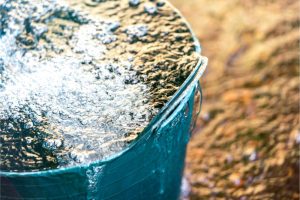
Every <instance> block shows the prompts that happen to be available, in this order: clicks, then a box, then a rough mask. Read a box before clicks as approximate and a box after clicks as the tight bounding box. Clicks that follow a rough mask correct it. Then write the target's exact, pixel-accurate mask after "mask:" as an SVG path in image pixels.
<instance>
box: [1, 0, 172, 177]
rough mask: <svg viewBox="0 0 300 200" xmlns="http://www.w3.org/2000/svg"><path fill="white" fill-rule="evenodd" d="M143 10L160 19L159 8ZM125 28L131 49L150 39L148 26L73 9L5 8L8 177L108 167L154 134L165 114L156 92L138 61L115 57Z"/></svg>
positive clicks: (48, 2) (58, 4)
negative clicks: (97, 164)
mask: <svg viewBox="0 0 300 200" xmlns="http://www.w3.org/2000/svg"><path fill="white" fill-rule="evenodd" d="M70 2H71V3H70ZM140 3H141V2H140V1H129V3H128V5H129V6H133V7H135V6H138V5H139V4H140ZM144 10H145V12H146V14H148V15H154V14H156V13H157V12H158V10H157V8H156V6H155V5H154V4H153V3H147V4H145V5H144ZM121 28H123V29H124V30H123V33H125V36H126V43H129V44H130V43H134V42H136V41H137V40H143V39H144V38H145V37H146V36H147V35H148V34H149V30H148V25H147V24H144V23H134V24H128V25H126V26H124V27H121V23H120V21H118V19H115V18H111V19H108V18H107V17H106V18H104V17H101V15H99V16H97V18H95V17H93V16H91V15H89V14H88V12H85V10H80V9H77V7H76V8H72V1H61V0H57V1H56V0H30V1H27V0H5V1H4V3H0V136H1V170H13V171H24V170H25V171H27V170H43V169H49V168H57V167H61V166H70V165H75V164H76V163H89V162H91V161H95V160H99V159H103V158H106V157H109V156H111V155H112V154H114V153H116V152H118V151H121V150H122V149H124V148H125V147H126V145H127V144H128V142H129V141H131V140H132V139H133V138H135V137H136V134H137V133H139V132H141V131H142V130H143V129H144V128H145V127H146V126H147V124H148V123H149V122H150V120H151V119H152V118H153V116H154V115H155V114H157V112H158V111H159V110H158V108H157V106H154V104H151V103H148V102H151V99H152V98H153V96H152V95H151V94H152V93H151V91H152V90H153V85H149V83H147V81H143V80H146V79H147V75H145V74H142V73H141V72H139V71H138V70H136V68H135V63H134V58H133V57H130V56H123V57H122V56H118V55H116V56H111V55H112V53H111V52H112V50H111V49H112V48H111V46H110V45H118V44H119V43H120V36H119V35H120V34H116V33H115V32H116V31H118V30H119V29H121ZM125 36H123V35H122V37H125ZM114 54H116V53H115V52H114ZM116 57H117V59H116ZM175 89H176V88H175Z"/></svg>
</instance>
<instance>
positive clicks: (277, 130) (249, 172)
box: [170, 0, 300, 200]
mask: <svg viewBox="0 0 300 200" xmlns="http://www.w3.org/2000/svg"><path fill="white" fill-rule="evenodd" d="M170 1H171V2H172V3H173V4H174V5H175V7H177V8H178V9H179V10H180V11H181V12H182V14H183V15H184V16H185V17H186V18H187V20H188V21H189V23H190V24H191V26H192V28H193V30H194V31H195V33H196V35H197V37H198V38H199V40H200V42H201V44H202V48H203V51H202V52H203V53H202V54H203V55H205V56H207V57H208V58H209V66H208V68H207V71H206V73H205V76H204V77H203V79H202V81H201V82H202V87H203V91H204V102H203V108H202V112H201V116H200V117H199V120H198V123H197V128H196V130H195V133H194V136H193V138H192V141H191V142H190V145H189V148H188V154H187V159H186V171H185V177H186V182H185V184H184V185H183V195H184V197H185V199H239V200H248V199H249V200H250V199H257V200H258V199H259V200H260V199H299V144H300V127H299V100H300V99H299V85H300V81H299V38H300V34H299V33H300V32H299V19H300V16H299V13H300V1H298V0H184V1H183V0H170Z"/></svg>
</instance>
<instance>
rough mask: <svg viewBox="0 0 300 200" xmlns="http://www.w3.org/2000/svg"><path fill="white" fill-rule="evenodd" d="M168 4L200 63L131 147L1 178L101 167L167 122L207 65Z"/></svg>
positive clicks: (199, 48)
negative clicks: (93, 159)
mask: <svg viewBox="0 0 300 200" xmlns="http://www.w3.org/2000/svg"><path fill="white" fill-rule="evenodd" d="M165 2H166V4H168V6H170V7H171V8H172V9H173V10H174V11H175V12H176V13H177V14H178V15H179V16H180V17H181V19H182V20H183V21H184V23H185V25H186V26H187V27H188V29H189V32H190V34H191V36H192V38H193V41H194V45H195V53H197V54H198V56H199V58H198V62H197V64H196V65H195V68H194V70H193V71H192V72H191V73H190V75H189V76H188V77H187V79H186V80H185V81H184V82H183V84H182V85H181V86H180V87H179V89H178V90H177V91H176V92H175V94H174V95H173V96H172V97H171V99H170V100H169V101H168V102H167V103H165V105H164V106H163V107H162V108H161V109H160V111H159V112H158V114H156V116H155V117H154V118H153V119H152V120H151V121H150V123H149V124H148V126H146V128H145V129H144V130H143V131H142V132H141V133H140V134H139V135H138V137H137V138H136V139H135V140H134V141H132V142H131V143H130V144H129V145H127V147H126V148H124V149H123V150H122V151H120V152H117V153H115V154H113V155H111V156H109V157H107V158H104V159H101V160H96V161H93V162H90V163H86V164H79V165H74V166H69V167H68V166H66V167H61V168H57V169H50V170H41V171H24V172H14V171H1V170H0V176H1V177H23V176H40V175H49V174H52V175H54V174H64V173H65V172H68V173H70V172H76V171H82V170H86V169H88V168H91V167H93V166H101V165H105V164H106V163H109V162H112V161H113V160H115V159H117V158H118V157H119V156H121V155H122V154H124V153H126V152H127V151H130V150H131V149H133V148H134V146H136V144H137V143H138V142H139V141H140V140H141V139H143V138H145V137H147V136H148V135H149V134H151V132H152V131H153V130H155V129H157V128H158V127H159V126H160V125H161V124H162V122H163V121H164V120H166V117H168V114H170V113H172V111H173V109H174V108H175V107H176V106H178V105H179V104H180V103H181V102H182V100H183V99H184V98H185V97H186V95H187V93H188V91H190V87H193V86H194V84H195V82H197V81H198V80H197V79H199V78H200V77H201V76H202V74H203V72H204V70H205V68H206V65H207V58H206V57H203V56H201V45H200V42H199V40H198V38H197V37H196V35H195V33H194V32H193V30H192V28H191V26H190V24H189V23H188V21H187V20H186V18H185V17H183V15H182V14H181V12H180V11H179V10H178V9H177V8H176V7H175V6H174V5H173V4H171V3H170V2H169V1H168V0H165Z"/></svg>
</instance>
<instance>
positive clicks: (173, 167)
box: [0, 37, 207, 200]
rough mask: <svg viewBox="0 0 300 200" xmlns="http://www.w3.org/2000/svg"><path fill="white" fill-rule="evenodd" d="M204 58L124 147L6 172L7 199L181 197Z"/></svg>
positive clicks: (2, 174)
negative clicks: (87, 160)
mask: <svg viewBox="0 0 300 200" xmlns="http://www.w3.org/2000/svg"><path fill="white" fill-rule="evenodd" d="M194 41H195V43H196V51H197V52H198V53H199V62H198V64H197V66H196V67H195V69H194V70H193V72H192V73H191V74H190V76H189V77H188V78H187V79H186V80H185V82H184V84H183V85H182V86H181V87H180V89H179V90H178V91H177V92H176V94H175V95H174V96H173V98H172V99H171V100H170V101H169V102H168V103H167V104H166V105H165V106H164V107H163V108H162V109H161V111H160V112H159V114H158V115H157V116H156V117H155V118H154V119H153V120H152V121H151V122H150V123H149V125H148V126H147V128H146V129H145V130H144V131H143V132H142V133H141V134H140V135H139V137H138V138H137V139H136V140H135V141H133V142H132V143H131V144H130V145H129V146H128V147H127V148H126V149H124V150H123V151H122V152H120V153H118V154H115V155H113V156H112V157H110V158H108V159H106V160H100V161H97V162H94V163H91V164H88V165H80V166H75V167H70V168H59V169H55V170H48V171H39V172H20V173H18V172H0V177H1V199H105V200H106V199H107V200H108V199H116V200H118V199H120V200H121V199H122V200H123V199H133V200H134V199H168V200H169V199H170V200H172V199H178V198H179V193H180V184H181V178H182V173H183V168H184V158H185V153H186V145H187V143H188V141H189V138H190V135H191V131H192V128H193V126H194V123H195V120H196V118H197V115H198V114H199V112H200V109H201V103H202V91H201V86H200V83H199V79H200V77H201V75H202V74H203V72H204V70H205V68H206V65H207V58H205V57H202V56H200V53H201V48H200V45H199V43H198V41H197V39H196V37H194Z"/></svg>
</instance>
